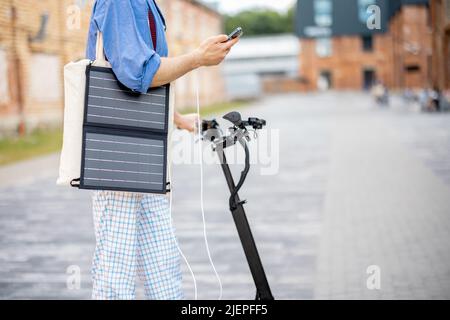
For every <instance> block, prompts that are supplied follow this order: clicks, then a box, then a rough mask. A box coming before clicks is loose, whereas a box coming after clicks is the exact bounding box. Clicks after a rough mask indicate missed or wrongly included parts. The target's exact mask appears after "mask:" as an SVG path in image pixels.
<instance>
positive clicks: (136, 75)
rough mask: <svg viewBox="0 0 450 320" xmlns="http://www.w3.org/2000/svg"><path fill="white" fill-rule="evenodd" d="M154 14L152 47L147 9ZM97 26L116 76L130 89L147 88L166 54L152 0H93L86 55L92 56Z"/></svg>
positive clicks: (162, 24)
mask: <svg viewBox="0 0 450 320" xmlns="http://www.w3.org/2000/svg"><path fill="white" fill-rule="evenodd" d="M149 9H150V10H151V11H152V13H153V16H154V17H155V24H156V33H157V36H156V38H157V43H156V48H154V47H153V43H152V38H151V33H150V28H149V20H148V10H149ZM97 30H100V31H101V32H102V33H103V39H104V40H103V42H104V44H103V45H104V49H105V55H106V58H107V59H108V61H109V63H110V64H111V66H112V69H113V72H114V74H115V75H116V77H117V79H118V80H119V81H120V82H121V83H122V84H124V85H125V86H127V87H128V88H130V89H131V90H134V91H138V92H141V93H145V92H147V90H148V88H149V87H150V85H151V84H152V81H153V77H154V76H155V74H156V72H157V71H158V69H159V66H160V64H161V57H167V54H168V48H167V41H166V36H165V21H164V17H163V15H162V14H161V11H160V10H159V8H158V6H157V5H156V3H155V1H154V0H97V1H96V2H95V4H94V8H93V12H92V17H91V23H90V27H89V36H88V45H87V50H86V55H87V58H88V59H90V60H95V45H96V41H97Z"/></svg>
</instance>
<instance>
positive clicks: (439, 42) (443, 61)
mask: <svg viewBox="0 0 450 320" xmlns="http://www.w3.org/2000/svg"><path fill="white" fill-rule="evenodd" d="M431 24H432V28H433V41H432V42H433V59H432V63H433V67H432V81H433V87H435V88H437V89H439V90H440V91H441V92H445V91H446V92H445V94H446V97H447V99H448V101H450V92H449V91H450V0H431Z"/></svg>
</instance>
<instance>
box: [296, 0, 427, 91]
mask: <svg viewBox="0 0 450 320" xmlns="http://www.w3.org/2000/svg"><path fill="white" fill-rule="evenodd" d="M429 12H430V11H429V5H428V1H427V0H299V1H298V4H297V15H296V31H297V35H298V36H299V38H300V41H301V48H302V49H301V54H300V76H301V78H302V80H303V82H304V83H305V86H306V88H307V89H310V90H314V89H317V88H322V87H323V88H327V87H331V88H336V89H361V88H369V87H370V86H371V85H372V84H373V83H374V82H375V81H381V82H383V83H385V84H386V85H387V86H388V87H390V88H406V87H408V88H418V87H425V86H428V85H429V84H430V83H429V82H430V78H431V72H430V65H431V25H430V15H429Z"/></svg>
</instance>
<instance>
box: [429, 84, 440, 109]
mask: <svg viewBox="0 0 450 320" xmlns="http://www.w3.org/2000/svg"><path fill="white" fill-rule="evenodd" d="M440 100H441V92H440V91H439V89H438V88H436V87H435V88H434V89H433V91H432V93H431V102H432V104H433V109H434V111H437V112H439V111H441V101H440Z"/></svg>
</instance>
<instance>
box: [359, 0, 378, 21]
mask: <svg viewBox="0 0 450 320" xmlns="http://www.w3.org/2000/svg"><path fill="white" fill-rule="evenodd" d="M376 3H377V1H376V0H358V17H359V21H361V23H364V24H366V23H367V20H368V19H369V16H370V13H368V12H367V8H368V7H369V6H371V5H373V4H376Z"/></svg>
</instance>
